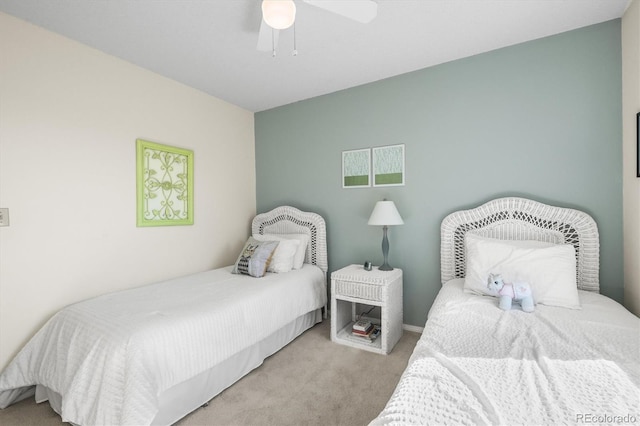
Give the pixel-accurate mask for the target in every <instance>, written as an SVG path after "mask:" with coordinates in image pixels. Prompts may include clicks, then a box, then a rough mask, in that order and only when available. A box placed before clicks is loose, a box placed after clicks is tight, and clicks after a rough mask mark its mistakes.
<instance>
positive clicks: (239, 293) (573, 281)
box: [0, 198, 640, 425]
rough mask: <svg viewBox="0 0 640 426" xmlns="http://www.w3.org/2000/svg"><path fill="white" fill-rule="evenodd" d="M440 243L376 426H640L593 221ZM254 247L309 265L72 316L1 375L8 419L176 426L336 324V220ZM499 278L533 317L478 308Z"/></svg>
mask: <svg viewBox="0 0 640 426" xmlns="http://www.w3.org/2000/svg"><path fill="white" fill-rule="evenodd" d="M441 231H442V235H441V237H442V240H441V278H442V289H441V291H440V293H439V294H438V296H437V298H436V301H435V303H434V304H433V306H432V307H431V310H430V311H429V316H428V321H427V323H426V326H425V330H424V332H423V334H422V336H421V338H420V340H419V341H418V344H417V345H416V348H415V350H414V352H413V354H412V356H411V359H410V360H409V364H408V366H407V368H406V370H405V372H404V373H403V375H402V378H401V380H400V382H399V383H398V385H397V388H396V390H395V392H394V393H393V395H392V397H391V399H390V400H389V402H388V403H387V405H386V407H385V408H384V410H383V411H382V412H381V413H380V414H379V416H378V417H376V418H375V419H374V420H373V421H372V422H371V424H372V425H386V424H393V425H418V424H420V425H427V424H474V425H476V424H576V423H577V424H585V423H598V424H602V423H637V422H639V421H640V319H638V318H637V317H635V316H634V315H632V314H631V313H629V312H628V311H627V310H625V309H624V308H623V307H622V306H620V305H619V304H618V303H616V302H614V301H613V300H611V299H609V298H606V297H604V296H601V295H600V294H598V291H599V277H598V270H599V241H598V231H597V227H596V224H595V222H594V221H593V219H592V218H591V217H590V216H589V215H587V214H586V213H583V212H580V211H577V210H572V209H564V208H558V207H551V206H547V205H544V204H541V203H537V202H534V201H530V200H526V199H522V198H502V199H497V200H494V201H491V202H489V203H487V204H484V205H482V206H480V207H478V208H475V209H471V210H463V211H458V212H454V213H452V214H450V215H449V216H447V217H446V218H445V219H444V221H443V223H442V228H441ZM252 233H253V235H254V236H259V235H265V234H271V235H274V234H275V235H285V236H287V238H288V237H291V235H292V234H293V235H299V234H303V235H306V236H307V237H308V241H309V242H308V244H307V247H306V250H305V252H304V259H305V262H304V266H302V267H301V268H299V269H296V270H292V271H290V272H286V273H272V274H266V276H264V277H262V278H260V279H256V278H253V277H247V276H243V275H238V274H232V273H231V267H227V268H222V269H218V270H213V271H207V272H203V273H200V274H195V275H192V276H189V277H185V278H182V279H179V280H170V281H166V282H163V283H159V284H154V285H151V286H146V287H141V288H137V289H132V290H128V291H125V292H119V293H113V294H110V295H105V296H102V297H98V298H95V299H91V300H88V301H86V302H82V303H78V304H75V305H72V306H69V307H67V308H65V309H63V310H62V311H60V312H59V313H58V314H56V315H55V316H54V317H53V318H52V319H51V320H50V321H49V322H48V323H47V324H46V325H45V326H44V327H43V329H42V330H40V331H39V332H38V333H37V334H36V335H35V336H34V338H33V339H32V340H31V341H30V342H29V343H28V344H27V345H26V346H25V348H24V349H23V350H22V351H21V352H20V353H19V354H18V356H17V357H16V358H15V359H14V360H13V361H12V362H11V363H10V364H9V366H8V367H7V368H6V369H5V371H4V372H2V374H0V407H5V406H7V405H8V404H10V403H12V402H15V401H17V400H20V399H23V398H26V397H28V396H31V395H33V394H34V393H35V395H36V400H38V401H44V400H49V403H50V404H51V406H52V407H53V408H54V410H56V411H57V412H58V413H59V414H60V415H61V417H62V419H63V420H64V421H69V422H72V423H75V424H81V425H89V424H171V423H173V422H175V421H177V420H178V419H180V418H181V417H183V416H185V415H186V414H188V413H189V412H191V411H193V410H195V409H197V408H198V407H199V406H201V405H203V404H205V403H206V402H207V401H209V400H210V399H211V398H212V397H213V396H215V395H216V394H218V393H219V392H221V391H222V390H223V389H225V388H226V387H228V386H230V385H231V384H233V383H234V382H235V381H237V380H238V379H239V378H240V377H242V376H243V375H245V374H246V373H248V372H249V371H251V370H252V369H254V368H256V367H257V366H259V365H260V364H261V363H262V360H264V358H266V357H267V356H269V355H271V354H273V353H275V352H276V351H278V350H279V349H280V348H282V347H283V346H285V345H286V344H288V343H289V342H290V341H292V340H293V339H294V338H295V337H296V336H298V335H299V334H301V333H302V332H303V331H305V330H306V329H308V328H310V327H312V326H313V325H314V324H316V323H317V322H320V321H321V320H322V318H323V313H322V309H323V308H324V314H325V318H326V302H327V297H326V273H327V255H326V233H325V224H324V220H323V219H322V218H321V217H320V216H318V215H317V214H314V213H306V212H301V211H299V210H297V209H294V208H291V207H279V208H277V209H275V210H273V211H271V212H269V213H265V214H261V215H258V216H256V218H255V219H254V221H253V224H252ZM566 253H570V255H569V256H567V255H566ZM487 265H490V266H487ZM483 268H484V269H483ZM487 268H490V269H491V270H490V271H489V270H488V269H487ZM495 268H498V269H499V271H497V272H503V273H505V278H521V277H518V276H517V274H518V273H520V272H521V271H522V270H526V271H527V273H528V275H527V278H529V279H530V280H531V284H532V287H533V289H534V298H535V299H536V301H537V302H538V303H537V305H536V307H535V312H533V313H525V312H523V311H522V310H520V309H518V308H517V307H516V308H514V309H512V310H510V311H503V310H500V309H499V308H498V306H497V305H498V304H497V299H496V298H494V297H487V296H486V295H482V292H483V288H484V284H483V283H480V284H481V285H480V286H479V287H478V282H476V281H477V280H476V281H474V280H475V278H474V277H477V276H482V275H483V274H486V273H487V272H496V271H494V270H493V269H495ZM568 268H569V269H568ZM514 271H515V272H514ZM567 271H568V273H567ZM510 274H511V276H510ZM514 274H515V275H514ZM474 286H475V287H474ZM258 324H259V325H258Z"/></svg>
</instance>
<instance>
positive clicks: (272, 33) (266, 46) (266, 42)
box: [257, 19, 280, 52]
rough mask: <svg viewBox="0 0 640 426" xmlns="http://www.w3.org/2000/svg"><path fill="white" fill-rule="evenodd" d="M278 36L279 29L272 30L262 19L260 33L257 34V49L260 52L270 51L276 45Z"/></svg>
mask: <svg viewBox="0 0 640 426" xmlns="http://www.w3.org/2000/svg"><path fill="white" fill-rule="evenodd" d="M279 36H280V30H274V29H273V28H271V27H270V26H269V25H267V23H266V22H264V19H263V20H262V23H261V24H260V34H258V46H257V49H258V50H260V51H261V52H271V51H272V50H274V49H275V48H276V47H278V37H279Z"/></svg>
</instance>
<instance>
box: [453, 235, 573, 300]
mask: <svg viewBox="0 0 640 426" xmlns="http://www.w3.org/2000/svg"><path fill="white" fill-rule="evenodd" d="M465 248H466V262H467V271H466V276H465V280H464V288H465V291H467V292H471V293H476V294H486V295H490V293H489V291H488V289H487V279H488V277H489V274H490V273H494V274H502V277H503V279H504V281H505V282H507V283H511V282H515V281H525V282H528V283H529V284H530V285H531V289H532V291H533V300H534V301H535V303H539V304H542V305H551V306H562V307H565V308H571V309H580V299H579V297H578V287H577V283H576V252H575V248H574V247H573V246H572V245H570V244H551V245H548V243H540V242H537V241H508V240H497V239H493V238H484V237H480V236H477V235H474V234H471V233H467V234H466V236H465Z"/></svg>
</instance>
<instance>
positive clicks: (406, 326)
mask: <svg viewBox="0 0 640 426" xmlns="http://www.w3.org/2000/svg"><path fill="white" fill-rule="evenodd" d="M402 329H403V330H407V331H413V332H416V333H420V334H422V332H423V331H424V327H418V326H417V325H410V324H402Z"/></svg>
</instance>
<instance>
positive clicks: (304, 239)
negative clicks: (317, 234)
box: [264, 234, 310, 269]
mask: <svg viewBox="0 0 640 426" xmlns="http://www.w3.org/2000/svg"><path fill="white" fill-rule="evenodd" d="M264 236H265V237H266V238H269V239H273V240H278V241H280V240H283V239H284V240H296V241H300V244H299V245H298V247H297V249H296V254H295V256H294V258H293V269H300V268H302V265H303V264H304V260H305V257H306V255H307V246H308V245H309V240H310V238H309V235H307V234H264Z"/></svg>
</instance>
